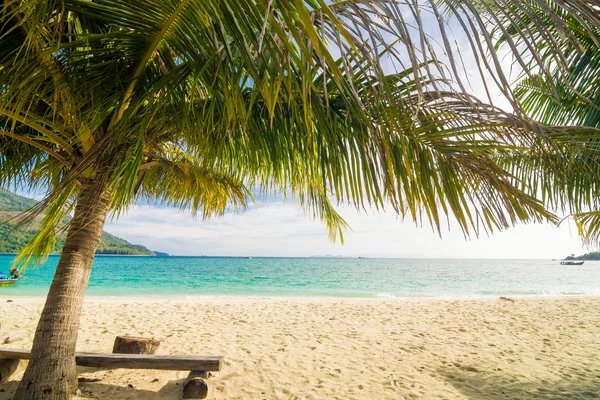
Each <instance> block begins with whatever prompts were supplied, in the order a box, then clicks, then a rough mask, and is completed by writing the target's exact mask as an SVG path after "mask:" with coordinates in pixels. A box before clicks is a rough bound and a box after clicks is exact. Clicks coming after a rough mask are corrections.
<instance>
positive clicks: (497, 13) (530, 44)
mask: <svg viewBox="0 0 600 400" xmlns="http://www.w3.org/2000/svg"><path fill="white" fill-rule="evenodd" d="M524 9H526V10H527V13H525V14H523V10H524ZM479 13H480V15H484V16H487V17H488V21H489V23H488V28H489V35H490V37H492V38H494V40H495V43H496V46H497V47H499V48H500V47H502V46H515V47H519V48H522V49H535V52H532V51H526V50H524V51H522V52H521V54H520V57H518V58H517V57H515V60H517V61H516V62H518V63H520V65H521V66H522V73H521V74H520V76H519V77H518V81H517V85H516V87H515V91H514V92H515V96H516V98H517V99H518V101H519V103H520V105H521V106H522V107H523V110H524V111H525V112H527V113H528V114H529V115H530V116H531V117H533V118H535V119H536V120H538V121H540V122H541V123H543V124H546V125H556V124H573V125H578V126H587V127H592V128H597V130H596V131H595V132H594V131H590V132H588V133H586V134H583V135H572V134H571V135H566V136H565V135H562V134H558V135H553V136H554V139H555V143H556V144H557V146H556V148H555V149H554V151H555V153H556V155H557V156H559V157H560V158H561V159H562V163H563V170H564V171H565V174H564V175H562V176H560V177H559V176H558V175H556V174H552V173H550V171H549V170H548V164H547V163H543V162H542V163H540V162H539V160H537V159H535V158H531V157H526V158H522V159H521V160H519V162H515V160H512V161H511V164H512V168H514V170H515V173H516V174H518V175H521V176H522V177H523V179H527V180H531V174H532V173H534V174H535V175H534V177H535V179H536V180H537V184H538V185H537V186H538V187H537V189H536V190H540V188H545V189H544V191H545V198H544V201H545V203H546V204H547V205H548V207H550V208H553V209H558V210H561V211H563V212H567V213H568V214H570V215H572V216H574V218H575V221H576V222H577V224H578V225H579V227H580V233H581V235H582V237H583V239H584V242H585V243H587V244H597V243H599V242H600V211H597V210H598V209H600V202H599V200H600V198H599V197H598V192H599V190H600V179H598V176H599V174H600V142H599V140H600V91H599V90H598V88H600V8H598V4H597V2H591V1H583V2H567V1H565V2H554V1H537V0H527V1H516V2H505V3H504V2H503V3H497V4H495V5H492V6H488V7H484V6H481V7H480V8H479ZM541 26H543V27H544V29H539V27H541ZM523 32H529V33H530V34H529V35H523ZM557 60H559V61H557ZM532 161H533V162H532ZM524 164H528V166H527V167H523V165H524ZM517 170H518V172H517ZM526 175H529V177H527V176H526ZM590 210H591V211H590Z"/></svg>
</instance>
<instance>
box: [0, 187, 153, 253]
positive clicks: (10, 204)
mask: <svg viewBox="0 0 600 400" xmlns="http://www.w3.org/2000/svg"><path fill="white" fill-rule="evenodd" d="M36 204H37V202H36V201H35V200H32V199H28V198H26V197H22V196H17V195H16V194H14V193H11V192H9V191H8V190H5V189H2V188H0V253H18V252H19V251H21V249H22V248H23V247H24V246H25V245H27V243H29V241H31V239H33V237H34V236H35V234H36V233H37V231H38V229H39V221H40V220H41V219H42V218H43V215H42V216H39V217H38V218H37V219H36V220H33V221H31V222H29V223H27V224H26V225H24V226H16V225H17V224H16V221H17V218H18V217H19V215H20V214H21V213H22V212H24V211H27V210H28V209H30V208H32V207H34V206H35V205H36ZM65 222H68V220H65ZM59 235H60V236H59V237H58V238H57V240H56V243H55V245H54V247H53V249H52V251H51V252H52V253H60V251H61V250H62V248H63V246H64V244H65V238H64V230H62V231H60V232H59ZM96 254H120V255H147V256H153V255H154V253H153V252H152V251H150V250H148V249H147V248H145V247H144V246H140V245H133V244H131V243H129V242H127V241H126V240H123V239H121V238H118V237H116V236H113V235H111V234H110V233H106V232H103V233H102V237H101V239H100V245H99V246H98V249H97V250H96Z"/></svg>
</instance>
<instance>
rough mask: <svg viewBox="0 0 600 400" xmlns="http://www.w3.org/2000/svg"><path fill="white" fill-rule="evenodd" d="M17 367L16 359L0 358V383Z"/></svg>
mask: <svg viewBox="0 0 600 400" xmlns="http://www.w3.org/2000/svg"><path fill="white" fill-rule="evenodd" d="M18 367H19V360H18V359H7V360H0V383H2V382H6V381H7V380H8V379H9V378H10V376H11V375H12V374H13V373H14V372H15V371H16V370H17V368H18Z"/></svg>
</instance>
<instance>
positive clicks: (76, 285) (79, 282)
mask: <svg viewBox="0 0 600 400" xmlns="http://www.w3.org/2000/svg"><path fill="white" fill-rule="evenodd" d="M109 197H110V193H109V191H108V190H107V189H106V184H105V180H104V179H95V180H91V181H89V182H87V183H85V184H84V186H83V187H82V188H81V191H80V194H79V198H78V200H77V205H76V207H75V214H74V216H73V219H72V220H71V224H70V227H69V230H68V233H67V239H66V241H65V247H64V249H63V251H62V254H61V256H60V260H59V262H58V265H57V267H56V272H55V274H54V279H53V281H52V285H51V286H50V291H49V292H48V297H47V298H46V304H45V306H44V310H43V311H42V315H41V317H40V321H39V322H38V326H37V330H36V332H35V337H34V339H33V347H32V349H31V360H30V361H29V365H28V366H27V370H26V371H25V375H24V376H23V379H22V380H21V383H20V384H19V388H18V389H17V393H16V395H15V397H14V400H38V399H48V400H50V399H52V400H55V399H56V400H67V399H70V398H71V397H72V396H73V394H74V393H75V391H76V390H77V371H76V368H75V346H76V344H77V332H78V330H79V319H80V314H81V308H82V305H83V299H84V295H85V290H86V288H87V285H88V280H89V278H90V272H91V270H92V262H93V260H94V253H95V252H96V249H97V247H98V243H99V242H100V236H101V235H102V228H103V227H104V220H105V218H106V212H107V209H108V203H109Z"/></svg>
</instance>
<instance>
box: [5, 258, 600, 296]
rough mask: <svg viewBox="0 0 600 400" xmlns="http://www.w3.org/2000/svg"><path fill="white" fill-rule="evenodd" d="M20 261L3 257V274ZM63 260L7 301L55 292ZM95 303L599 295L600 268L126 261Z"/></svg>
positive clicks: (105, 281) (14, 289) (98, 278)
mask: <svg viewBox="0 0 600 400" xmlns="http://www.w3.org/2000/svg"><path fill="white" fill-rule="evenodd" d="M12 260H13V256H10V255H0V271H5V272H6V271H8V269H9V266H10V263H11V261H12ZM57 262H58V256H50V257H49V259H48V261H47V262H46V263H45V264H44V265H41V266H39V267H37V268H35V269H33V268H30V269H28V270H27V271H26V273H25V275H24V276H25V277H26V278H25V279H21V280H20V281H19V282H18V283H17V284H16V285H12V286H5V287H0V295H10V296H18V295H25V296H32V295H33V296H36V295H45V294H46V293H47V292H48V288H49V286H50V282H51V279H52V275H53V273H54V269H55V267H56V263H57ZM87 294H88V295H91V296H144V297H145V296H165V297H196V296H198V297H201V296H244V297H247V296H251V297H253V296H256V297H433V298H477V297H497V296H511V295H512V296H568V295H600V262H593V261H586V263H585V264H584V265H581V266H565V265H560V263H559V261H551V260H457V259H448V260H444V259H377V258H370V259H341V258H229V257H169V258H156V257H119V256H98V257H96V259H95V260H94V267H93V270H92V277H91V280H90V284H89V287H88V290H87Z"/></svg>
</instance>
